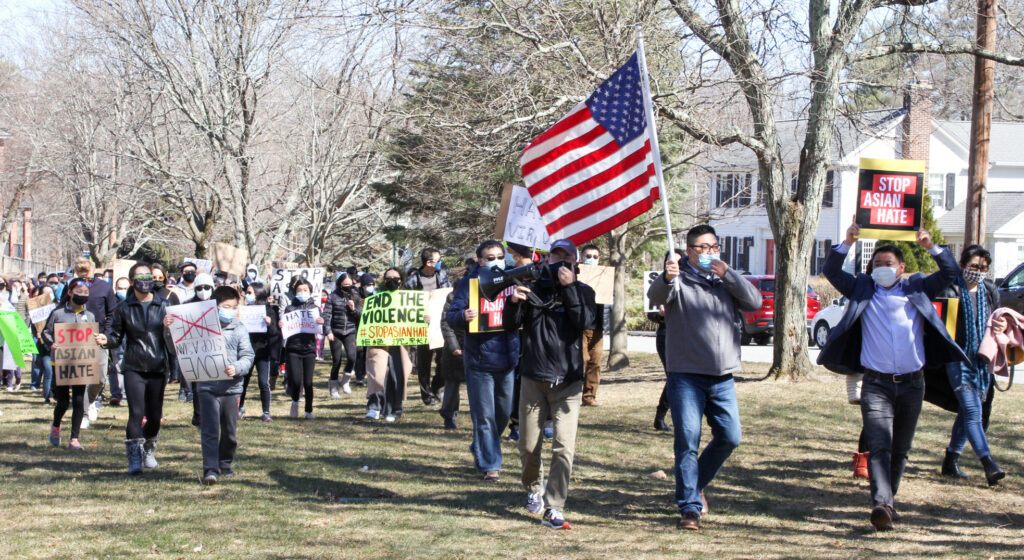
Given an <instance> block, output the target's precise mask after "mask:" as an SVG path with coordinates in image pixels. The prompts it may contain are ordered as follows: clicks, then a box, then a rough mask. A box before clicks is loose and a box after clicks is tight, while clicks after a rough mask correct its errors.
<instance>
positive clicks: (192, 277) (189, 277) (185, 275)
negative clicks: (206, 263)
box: [181, 270, 196, 284]
mask: <svg viewBox="0 0 1024 560" xmlns="http://www.w3.org/2000/svg"><path fill="white" fill-rule="evenodd" d="M181 279H182V280H184V281H186V282H188V283H189V284H191V283H192V282H195V281H196V272H195V271H194V270H189V271H187V272H182V273H181Z"/></svg>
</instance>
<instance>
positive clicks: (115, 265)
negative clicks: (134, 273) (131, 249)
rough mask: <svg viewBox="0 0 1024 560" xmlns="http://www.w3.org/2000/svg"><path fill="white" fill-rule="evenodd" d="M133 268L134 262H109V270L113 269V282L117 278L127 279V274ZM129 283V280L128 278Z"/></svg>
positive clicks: (127, 260)
mask: <svg viewBox="0 0 1024 560" xmlns="http://www.w3.org/2000/svg"><path fill="white" fill-rule="evenodd" d="M133 266H135V261H133V260H130V259H114V260H113V261H111V262H110V268H112V269H114V282H117V279H118V278H128V272H129V271H130V270H131V269H132V267H133ZM128 280H129V281H131V278H128Z"/></svg>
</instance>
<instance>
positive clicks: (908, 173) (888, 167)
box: [857, 158, 926, 241]
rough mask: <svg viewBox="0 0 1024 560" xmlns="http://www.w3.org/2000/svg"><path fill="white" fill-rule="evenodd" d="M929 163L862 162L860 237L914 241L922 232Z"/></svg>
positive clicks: (858, 218)
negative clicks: (927, 165)
mask: <svg viewBox="0 0 1024 560" xmlns="http://www.w3.org/2000/svg"><path fill="white" fill-rule="evenodd" d="M925 165H926V162H924V161H916V160H897V159H867V158H861V160H860V177H859V184H858V188H857V225H859V226H860V228H861V230H860V236H861V237H864V238H869V239H870V238H874V239H892V240H896V241H915V240H916V239H917V230H919V229H921V203H922V201H923V200H924V171H925Z"/></svg>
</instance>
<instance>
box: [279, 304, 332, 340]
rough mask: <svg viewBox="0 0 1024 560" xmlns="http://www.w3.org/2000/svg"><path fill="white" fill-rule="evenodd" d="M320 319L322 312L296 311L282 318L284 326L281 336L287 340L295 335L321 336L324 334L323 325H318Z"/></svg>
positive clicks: (317, 310) (316, 310)
mask: <svg viewBox="0 0 1024 560" xmlns="http://www.w3.org/2000/svg"><path fill="white" fill-rule="evenodd" d="M319 318H320V310H319V309H317V308H315V307H314V308H312V309H296V310H295V311H292V312H291V313H285V314H284V315H283V316H282V317H281V321H283V322H284V326H282V327H281V336H282V337H284V338H285V339H287V338H288V337H290V336H292V335H293V334H299V333H308V334H319V333H321V332H323V325H318V324H317V323H316V320H317V319H319Z"/></svg>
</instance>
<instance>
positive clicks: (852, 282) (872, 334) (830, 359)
mask: <svg viewBox="0 0 1024 560" xmlns="http://www.w3.org/2000/svg"><path fill="white" fill-rule="evenodd" d="M859 234H860V228H859V227H858V226H857V224H856V221H855V222H854V224H853V225H851V226H850V227H849V229H847V230H846V241H845V242H843V243H840V244H839V245H836V246H835V247H833V248H832V251H830V252H829V255H828V258H827V259H826V260H825V266H824V272H825V277H826V278H828V281H829V282H831V283H832V285H833V286H835V287H836V289H837V290H839V291H840V292H842V294H843V295H844V296H846V297H847V298H849V300H850V303H849V305H847V307H846V311H845V313H844V314H843V317H842V319H841V320H840V321H839V324H838V325H837V326H836V328H835V329H834V330H833V331H832V334H831V335H830V337H829V341H828V343H827V344H826V345H825V346H824V347H823V348H822V350H821V353H820V354H819V355H818V363H819V364H821V365H823V366H825V367H826V368H828V369H830V370H832V371H835V372H838V373H845V374H850V373H863V374H864V386H863V389H862V391H861V404H860V407H861V417H862V418H863V422H864V435H865V437H866V439H867V444H868V447H869V452H870V457H869V460H868V475H869V478H870V481H871V501H872V510H871V524H872V525H874V526H875V528H876V529H878V530H879V531H886V530H889V529H892V526H893V522H894V521H896V520H897V518H898V517H897V514H896V511H895V509H894V508H893V502H894V497H895V495H896V492H897V490H898V489H899V485H900V478H901V477H902V476H903V469H904V467H905V466H906V464H907V455H908V454H909V453H910V446H911V444H912V443H913V441H914V430H915V429H916V427H917V419H918V416H920V414H921V403H922V401H923V399H924V371H923V368H924V367H925V366H926V365H927V366H928V367H938V366H944V365H945V364H947V363H950V362H960V361H967V356H965V355H964V353H963V351H962V350H961V349H960V347H959V346H957V345H956V343H955V342H953V340H952V339H951V338H950V336H949V333H947V332H946V328H945V325H943V323H942V320H941V319H940V318H939V315H938V313H937V312H936V311H935V307H934V306H933V305H932V303H931V299H932V298H935V297H938V296H939V295H940V294H941V293H942V292H943V290H945V289H946V287H948V286H949V285H951V284H952V283H953V282H954V281H956V278H957V276H959V274H960V267H958V266H957V264H956V260H955V259H954V258H953V256H952V255H950V254H949V251H946V250H944V249H943V248H942V247H938V246H936V245H935V243H934V242H932V238H931V235H929V234H928V232H927V231H925V230H923V229H922V230H919V231H918V232H917V243H918V245H920V246H922V247H924V248H925V249H927V250H928V252H929V253H930V254H931V255H932V258H933V259H935V262H936V263H937V264H938V266H939V270H938V272H935V273H933V274H931V275H929V276H924V275H923V274H921V273H916V274H914V275H912V276H910V277H909V278H902V276H903V272H904V270H905V269H906V264H905V263H904V262H903V252H902V251H901V250H900V248H899V247H896V246H895V245H881V246H878V247H876V248H875V252H874V254H873V255H872V256H871V263H870V265H869V266H868V273H869V274H870V275H866V274H858V275H857V276H853V275H852V274H849V273H847V272H844V271H843V269H842V266H843V261H844V260H845V258H846V254H847V253H848V252H849V251H850V247H851V246H853V244H854V242H855V241H856V240H857V236H858V235H859Z"/></svg>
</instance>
